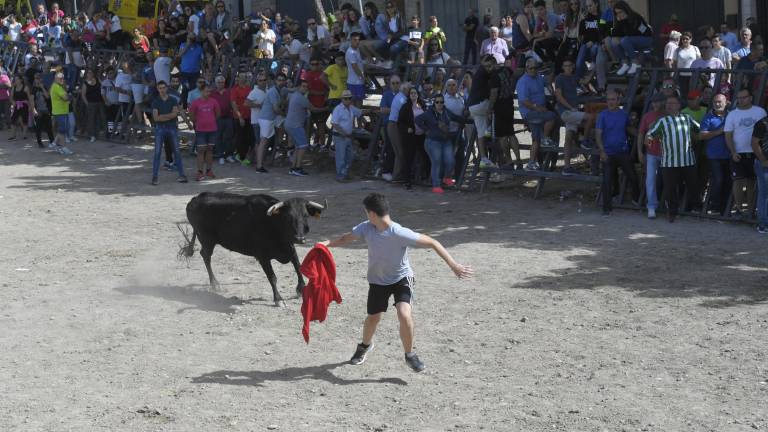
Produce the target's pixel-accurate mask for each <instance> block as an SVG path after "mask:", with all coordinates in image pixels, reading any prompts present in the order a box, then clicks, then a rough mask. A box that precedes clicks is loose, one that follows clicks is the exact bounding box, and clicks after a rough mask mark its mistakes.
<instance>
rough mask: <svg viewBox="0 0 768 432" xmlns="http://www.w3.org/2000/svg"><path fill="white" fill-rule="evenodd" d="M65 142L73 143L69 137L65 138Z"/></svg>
mask: <svg viewBox="0 0 768 432" xmlns="http://www.w3.org/2000/svg"><path fill="white" fill-rule="evenodd" d="M64 142H65V143H67V144H69V143H71V142H72V141H71V140H70V139H69V138H64Z"/></svg>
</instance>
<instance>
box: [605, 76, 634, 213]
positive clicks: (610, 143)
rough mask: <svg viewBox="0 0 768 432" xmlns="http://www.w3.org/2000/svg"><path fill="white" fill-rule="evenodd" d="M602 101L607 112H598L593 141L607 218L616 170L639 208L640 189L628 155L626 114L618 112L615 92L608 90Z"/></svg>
mask: <svg viewBox="0 0 768 432" xmlns="http://www.w3.org/2000/svg"><path fill="white" fill-rule="evenodd" d="M605 100H606V103H607V105H608V109H607V110H604V111H601V112H600V114H599V115H598V117H597V126H596V127H595V138H596V139H597V148H598V150H599V151H600V161H601V162H602V166H603V184H602V188H601V190H600V192H601V195H602V196H603V216H608V215H610V214H611V211H612V210H613V205H612V204H613V203H612V200H613V191H612V188H613V176H614V175H615V172H616V168H619V167H620V168H621V170H622V171H624V175H626V176H627V179H628V181H629V187H630V189H631V190H632V204H634V205H638V200H639V199H640V190H639V189H638V187H637V175H636V174H635V167H634V164H633V163H632V157H631V155H630V146H629V139H628V134H627V131H628V129H630V128H631V126H630V122H629V114H627V113H626V112H625V111H624V110H622V109H619V94H618V93H617V92H616V91H614V90H611V91H609V92H608V94H607V96H606V99H605Z"/></svg>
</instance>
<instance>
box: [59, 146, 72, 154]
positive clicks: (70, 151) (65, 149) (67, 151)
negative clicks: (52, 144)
mask: <svg viewBox="0 0 768 432" xmlns="http://www.w3.org/2000/svg"><path fill="white" fill-rule="evenodd" d="M57 151H58V152H59V154H62V155H64V156H69V155H71V154H73V152H72V150H70V149H68V148H66V147H59V148H58V149H57Z"/></svg>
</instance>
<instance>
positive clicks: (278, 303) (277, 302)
mask: <svg viewBox="0 0 768 432" xmlns="http://www.w3.org/2000/svg"><path fill="white" fill-rule="evenodd" d="M275 307H279V308H284V307H286V306H285V302H284V301H283V300H282V299H280V300H275Z"/></svg>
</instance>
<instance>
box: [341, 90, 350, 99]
mask: <svg viewBox="0 0 768 432" xmlns="http://www.w3.org/2000/svg"><path fill="white" fill-rule="evenodd" d="M341 97H342V99H343V98H351V97H352V92H351V91H349V90H344V91H343V92H341Z"/></svg>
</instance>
